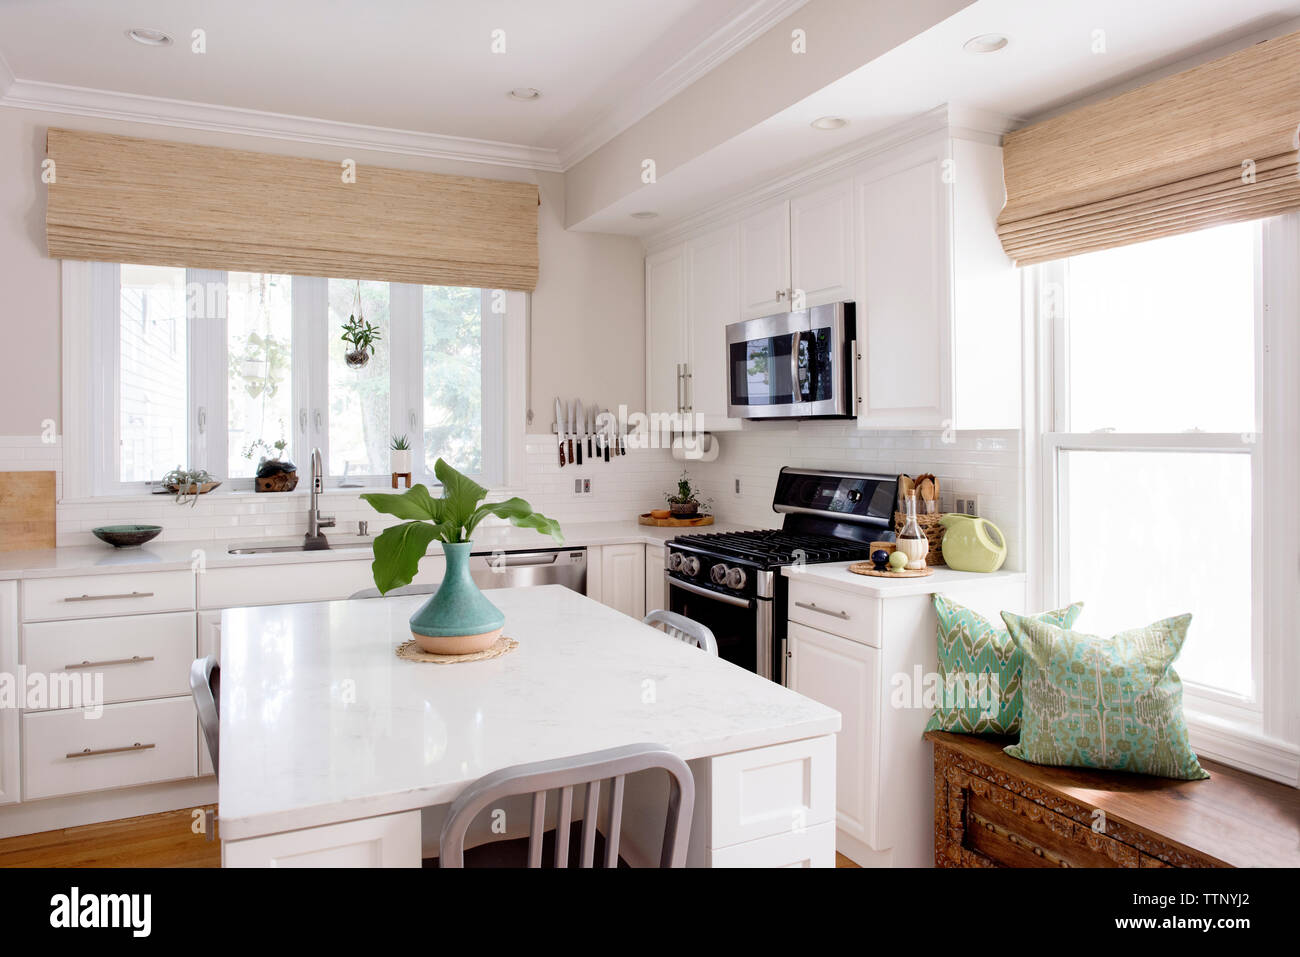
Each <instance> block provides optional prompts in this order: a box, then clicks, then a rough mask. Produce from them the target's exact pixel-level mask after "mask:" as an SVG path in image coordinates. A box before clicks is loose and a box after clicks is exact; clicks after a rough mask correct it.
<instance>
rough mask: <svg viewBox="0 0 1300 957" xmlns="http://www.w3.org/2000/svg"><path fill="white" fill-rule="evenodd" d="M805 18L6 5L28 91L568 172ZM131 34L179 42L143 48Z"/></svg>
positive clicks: (454, 1)
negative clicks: (767, 33)
mask: <svg viewBox="0 0 1300 957" xmlns="http://www.w3.org/2000/svg"><path fill="white" fill-rule="evenodd" d="M802 2H803V0H796V2H791V0H617V2H609V0H473V2H467V0H274V2H268V0H220V2H216V0H179V2H178V0H115V2H112V3H105V2H104V0H0V56H2V57H3V58H4V60H7V61H8V65H9V69H10V71H12V73H13V74H14V76H15V77H17V78H18V79H19V80H23V81H34V82H36V83H49V84H60V85H66V86H73V87H84V88H90V89H94V90H111V91H115V92H119V93H129V94H135V95H140V96H154V97H166V98H170V99H176V100H188V101H195V102H199V103H206V104H216V105H220V106H225V107H235V108H241V109H247V110H257V111H262V112H268V113H279V114H288V115H292V116H299V117H313V118H320V119H325V120H333V121H337V122H343V123H351V124H364V125H367V126H373V127H386V128H391V129H400V130H409V131H418V132H423V133H435V134H441V135H444V136H452V137H467V138H472V139H482V140H490V141H497V142H505V143H511V144H518V145H522V146H528V147H541V148H543V149H549V150H555V151H557V158H558V159H559V162H560V164H561V165H566V164H567V162H572V161H573V160H574V158H575V154H576V153H578V152H580V151H581V150H583V149H590V148H593V145H594V146H598V145H599V143H598V142H597V143H595V144H591V143H589V142H587V140H586V139H584V133H587V132H588V130H589V129H590V128H591V127H592V126H593V125H594V124H595V123H596V122H597V121H598V120H600V119H601V118H602V117H605V118H606V120H608V119H609V114H611V112H617V113H620V117H621V119H622V121H623V122H622V125H626V123H628V122H632V121H634V120H636V119H638V118H639V115H637V114H638V113H639V114H640V115H643V114H644V112H646V111H648V110H649V109H652V108H653V107H654V106H657V105H658V103H657V102H647V103H644V104H640V103H638V99H639V98H640V97H642V96H644V95H646V94H647V93H649V94H654V93H657V92H665V91H664V90H662V89H661V88H662V87H663V86H664V83H665V82H670V81H671V80H672V79H673V78H674V76H675V75H677V74H684V75H687V76H689V68H690V62H691V60H692V58H694V59H695V60H698V61H699V62H700V63H702V64H709V63H714V62H716V58H717V56H718V55H719V54H720V53H721V54H725V53H727V52H734V44H735V43H736V39H735V38H736V37H737V36H743V37H745V38H752V35H753V34H752V30H753V29H754V28H755V26H756V24H767V23H768V22H770V21H771V19H772V17H773V16H774V15H775V14H780V15H784V14H785V13H788V12H789V11H790V10H791V9H795V8H797V7H798V6H800V5H801V3H802ZM132 27H145V28H151V29H158V30H162V31H164V32H166V33H168V34H170V35H171V36H173V37H174V38H175V40H176V42H175V43H174V44H173V45H171V46H169V47H158V48H154V47H145V46H142V45H140V44H138V43H134V42H132V41H130V40H128V39H127V38H126V36H125V35H124V34H125V31H126V30H127V29H129V28H132ZM196 28H201V29H203V30H204V31H205V33H206V43H207V52H206V53H204V54H202V55H198V54H195V53H193V52H192V51H191V49H190V46H191V44H190V37H191V32H192V31H193V30H194V29H196ZM764 28H765V27H764ZM497 29H501V30H504V31H505V42H506V52H505V53H504V54H497V53H493V52H492V49H491V44H492V31H494V30H497ZM684 58H685V60H686V62H685V63H683V60H684ZM674 71H676V74H675V72H674ZM656 81H658V86H656ZM513 87H536V88H538V89H540V90H541V91H542V98H541V99H540V100H537V101H534V102H527V103H523V102H519V101H517V100H512V99H510V98H509V97H507V96H506V93H507V91H509V90H510V89H511V88H513ZM0 92H3V91H0ZM667 92H671V91H667ZM638 107H640V108H639V109H638ZM629 108H631V109H632V110H634V111H635V112H633V113H628V112H627V111H628V110H629ZM615 125H616V126H617V124H615ZM617 131H618V130H617V128H614V129H613V132H615V133H616V132H617ZM609 135H613V134H612V133H611V134H609Z"/></svg>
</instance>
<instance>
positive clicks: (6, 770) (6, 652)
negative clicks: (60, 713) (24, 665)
mask: <svg viewBox="0 0 1300 957" xmlns="http://www.w3.org/2000/svg"><path fill="white" fill-rule="evenodd" d="M17 674H18V583H17V582H0V675H17ZM12 690H13V692H14V694H15V695H17V694H19V693H21V691H22V690H23V689H21V688H20V687H19V686H18V684H17V682H15V683H14V685H13V686H12ZM21 704H22V702H21V701H2V700H0V804H12V803H14V802H15V801H17V800H18V773H19V772H18V769H19V761H18V741H19V738H20V733H19V729H18V709H19V706H20V705H21Z"/></svg>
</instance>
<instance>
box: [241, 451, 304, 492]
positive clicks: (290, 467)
mask: <svg viewBox="0 0 1300 957" xmlns="http://www.w3.org/2000/svg"><path fill="white" fill-rule="evenodd" d="M288 447H289V443H288V441H286V440H285V439H279V440H277V441H275V442H272V443H271V444H270V445H267V444H266V442H265V441H264V440H262V439H258V440H257V441H255V442H252V443H250V444H249V446H248V447H247V448H245V449H244V458H246V459H249V460H250V461H251V460H252V458H253V456H254V455H256V454H257V451H258V449H261V450H262V451H263V452H265V453H266V454H265V455H263V456H262V457H261V458H259V459H258V461H257V473H256V475H257V477H256V479H255V480H254V483H253V488H254V489H255V490H256V491H258V492H292V491H293V490H294V489H295V488H297V487H298V466H296V465H294V464H293V463H292V462H288V461H282V460H281V459H280V456H282V455H284V450H285V449H287V448H288Z"/></svg>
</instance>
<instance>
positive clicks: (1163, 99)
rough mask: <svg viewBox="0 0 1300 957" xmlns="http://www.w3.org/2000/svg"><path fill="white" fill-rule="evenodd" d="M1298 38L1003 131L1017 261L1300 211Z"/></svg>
mask: <svg viewBox="0 0 1300 957" xmlns="http://www.w3.org/2000/svg"><path fill="white" fill-rule="evenodd" d="M1297 124H1300V33H1293V34H1290V35H1288V36H1284V37H1278V38H1277V39H1274V40H1268V41H1266V42H1263V43H1259V44H1256V45H1254V46H1251V47H1248V48H1246V49H1244V50H1240V51H1238V52H1237V53H1234V54H1232V55H1230V56H1226V57H1222V58H1221V59H1218V60H1214V61H1212V62H1210V63H1206V64H1203V65H1201V66H1198V67H1196V68H1194V69H1191V70H1187V71H1185V72H1183V73H1177V74H1174V75H1172V76H1168V77H1165V78H1163V79H1161V80H1158V81H1156V82H1154V83H1151V84H1148V85H1146V86H1143V87H1140V88H1138V89H1136V90H1131V91H1129V92H1127V93H1123V94H1120V95H1119V96H1116V97H1113V98H1111V99H1108V100H1104V101H1102V102H1100V103H1095V104H1092V105H1090V106H1085V107H1082V108H1080V109H1077V110H1073V111H1071V112H1069V113H1065V114H1062V115H1060V116H1057V117H1053V118H1052V119H1049V120H1046V121H1044V122H1042V123H1037V124H1035V125H1033V126H1030V127H1026V128H1025V129H1023V130H1018V131H1016V132H1014V133H1010V134H1008V135H1007V137H1006V139H1005V141H1004V149H1003V166H1004V176H1005V180H1006V188H1007V203H1006V206H1005V207H1004V208H1003V210H1002V213H1001V215H999V216H998V235H999V236H1000V237H1001V238H1002V245H1003V248H1005V249H1006V251H1007V254H1008V255H1009V256H1010V257H1011V258H1012V259H1014V260H1015V261H1016V263H1017V264H1018V265H1029V264H1031V263H1038V262H1045V261H1047V260H1050V259H1059V258H1061V257H1063V256H1073V255H1077V254H1079V253H1085V252H1091V251H1093V250H1098V249H1107V248H1110V247H1113V246H1123V245H1126V244H1128V243H1136V242H1143V241H1145V240H1148V239H1156V238H1158V237H1160V236H1169V235H1173V234H1175V233H1184V232H1190V231H1192V230H1195V229H1201V228H1203V227H1206V226H1214V225H1218V224H1221V223H1232V222H1240V221H1242V220H1247V219H1258V218H1261V217H1264V216H1273V215H1277V214H1279V213H1283V212H1287V211H1288V210H1292V209H1296V208H1300V167H1298V166H1297V146H1298V145H1300V144H1298V143H1297V142H1296V135H1297V134H1296V130H1297Z"/></svg>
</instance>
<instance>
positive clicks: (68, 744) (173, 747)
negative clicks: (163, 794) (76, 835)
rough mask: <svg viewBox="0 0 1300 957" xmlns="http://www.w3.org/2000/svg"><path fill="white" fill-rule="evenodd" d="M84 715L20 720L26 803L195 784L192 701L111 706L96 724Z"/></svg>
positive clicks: (73, 713)
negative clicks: (172, 783)
mask: <svg viewBox="0 0 1300 957" xmlns="http://www.w3.org/2000/svg"><path fill="white" fill-rule="evenodd" d="M86 715H87V713H86V712H84V711H82V710H80V709H76V710H70V711H46V712H44V713H41V714H25V715H23V800H27V801H31V800H36V799H38V798H48V797H56V796H58V795H60V794H77V793H80V792H84V791H103V790H105V789H108V788H125V787H132V786H134V785H137V784H154V783H156V782H159V781H174V780H177V779H179V778H192V777H194V775H195V753H196V747H197V741H196V739H195V735H194V721H195V713H194V702H193V700H192V699H190V698H188V697H186V698H165V699H163V700H161V701H135V702H131V703H129V704H113V705H109V706H108V707H106V708H104V711H103V714H102V715H100V717H98V718H88V717H87V716H86ZM93 752H99V753H93ZM69 755H71V757H70V756H69Z"/></svg>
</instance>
